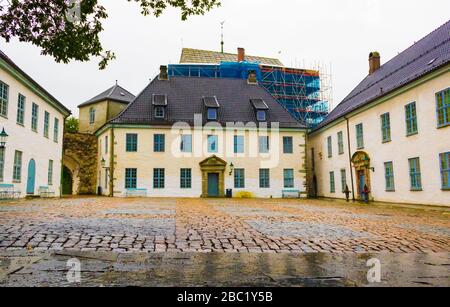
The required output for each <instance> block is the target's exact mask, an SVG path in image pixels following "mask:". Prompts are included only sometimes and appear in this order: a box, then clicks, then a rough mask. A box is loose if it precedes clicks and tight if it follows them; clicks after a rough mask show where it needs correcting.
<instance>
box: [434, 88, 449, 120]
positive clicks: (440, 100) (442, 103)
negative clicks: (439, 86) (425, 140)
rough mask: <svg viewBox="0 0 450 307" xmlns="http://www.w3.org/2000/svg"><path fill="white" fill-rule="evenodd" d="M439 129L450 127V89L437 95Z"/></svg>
mask: <svg viewBox="0 0 450 307" xmlns="http://www.w3.org/2000/svg"><path fill="white" fill-rule="evenodd" d="M436 104H437V117H438V127H445V126H448V125H450V88H448V89H446V90H443V91H442V92H439V93H437V94H436Z"/></svg>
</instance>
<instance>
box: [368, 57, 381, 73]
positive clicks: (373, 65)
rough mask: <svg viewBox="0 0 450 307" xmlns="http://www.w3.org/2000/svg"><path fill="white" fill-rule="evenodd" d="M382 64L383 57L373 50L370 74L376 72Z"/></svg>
mask: <svg viewBox="0 0 450 307" xmlns="http://www.w3.org/2000/svg"><path fill="white" fill-rule="evenodd" d="M380 66H381V57H380V53H379V52H376V51H375V52H371V53H370V54H369V75H371V74H373V73H374V72H376V71H377V70H378V69H379V68H380Z"/></svg>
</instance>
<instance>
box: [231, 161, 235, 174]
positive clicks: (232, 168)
mask: <svg viewBox="0 0 450 307" xmlns="http://www.w3.org/2000/svg"><path fill="white" fill-rule="evenodd" d="M233 171H234V164H233V162H231V164H230V176H231V175H233Z"/></svg>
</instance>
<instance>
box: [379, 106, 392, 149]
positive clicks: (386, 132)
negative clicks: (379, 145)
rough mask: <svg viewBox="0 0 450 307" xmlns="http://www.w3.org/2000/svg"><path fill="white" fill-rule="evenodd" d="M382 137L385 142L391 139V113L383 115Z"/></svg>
mask: <svg viewBox="0 0 450 307" xmlns="http://www.w3.org/2000/svg"><path fill="white" fill-rule="evenodd" d="M381 138H382V141H383V143H386V142H390V141H391V116H390V114H389V113H384V114H383V115H381Z"/></svg>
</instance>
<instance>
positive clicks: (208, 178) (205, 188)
mask: <svg viewBox="0 0 450 307" xmlns="http://www.w3.org/2000/svg"><path fill="white" fill-rule="evenodd" d="M226 168H227V162H226V161H224V160H223V159H221V158H219V157H217V156H215V155H214V156H212V157H209V158H208V159H205V160H203V161H202V162H200V169H201V171H202V196H201V197H224V196H225V170H226ZM215 185H217V189H215V187H214V186H215ZM216 192H217V193H216Z"/></svg>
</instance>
